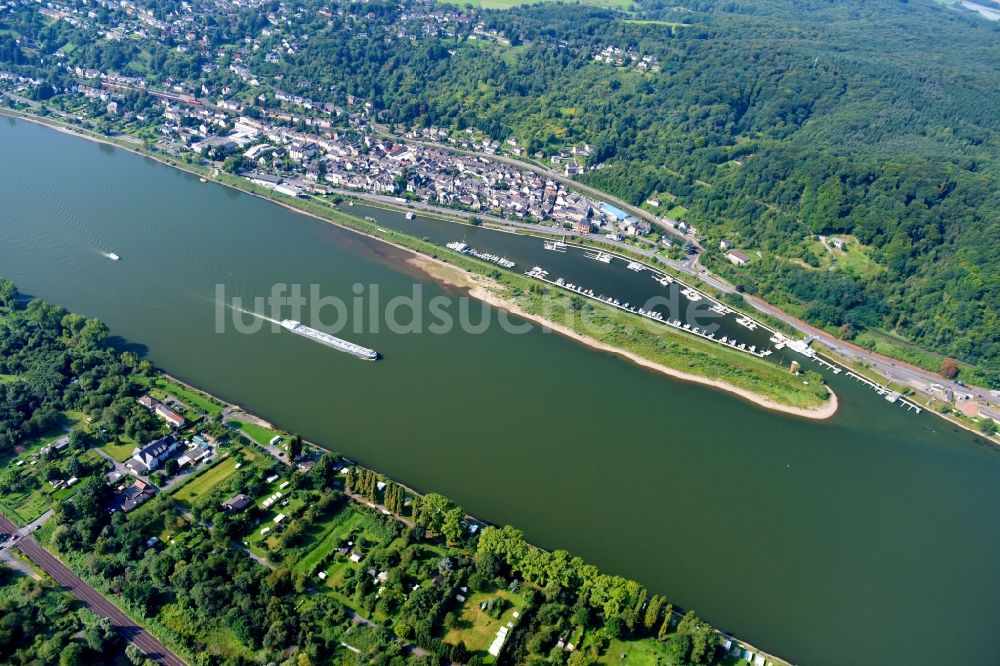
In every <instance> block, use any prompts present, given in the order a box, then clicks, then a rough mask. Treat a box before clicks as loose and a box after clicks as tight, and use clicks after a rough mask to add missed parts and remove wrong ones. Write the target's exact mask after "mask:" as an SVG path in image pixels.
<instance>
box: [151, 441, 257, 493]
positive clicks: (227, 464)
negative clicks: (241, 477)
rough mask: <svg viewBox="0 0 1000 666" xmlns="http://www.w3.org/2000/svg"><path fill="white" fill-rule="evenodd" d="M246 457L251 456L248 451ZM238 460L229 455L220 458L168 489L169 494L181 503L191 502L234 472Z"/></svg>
mask: <svg viewBox="0 0 1000 666" xmlns="http://www.w3.org/2000/svg"><path fill="white" fill-rule="evenodd" d="M246 457H247V458H250V459H252V458H253V456H252V455H251V454H249V453H248V454H246ZM239 462H240V460H239V458H238V457H236V456H229V457H228V458H226V459H225V460H221V461H219V462H217V463H216V464H215V465H212V466H211V467H209V468H208V469H206V470H204V471H201V472H199V473H198V474H196V475H195V476H194V477H193V478H192V479H191V480H190V481H187V482H186V483H183V484H181V485H180V486H178V487H177V488H175V489H174V490H172V491H170V495H171V496H172V497H173V498H174V499H175V500H177V501H178V502H181V503H182V504H188V505H190V504H193V503H194V502H195V501H196V500H197V499H198V498H199V497H201V496H203V495H205V494H207V493H208V492H210V491H211V490H212V488H214V487H215V486H217V485H219V484H220V483H222V482H223V481H225V480H226V479H228V478H229V477H231V476H232V475H233V474H235V473H236V465H237V464H238V463H239Z"/></svg>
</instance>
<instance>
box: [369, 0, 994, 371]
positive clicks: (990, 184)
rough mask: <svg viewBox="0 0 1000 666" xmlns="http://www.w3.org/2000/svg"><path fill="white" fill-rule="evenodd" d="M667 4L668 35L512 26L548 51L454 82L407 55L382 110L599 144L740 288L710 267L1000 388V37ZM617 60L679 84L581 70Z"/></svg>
mask: <svg viewBox="0 0 1000 666" xmlns="http://www.w3.org/2000/svg"><path fill="white" fill-rule="evenodd" d="M662 4H664V5H669V6H670V8H663V9H657V8H654V7H652V6H646V9H645V11H644V12H643V15H644V16H647V17H648V19H649V20H653V21H659V22H660V23H649V22H646V23H635V22H628V21H615V22H610V21H608V18H607V16H606V15H603V14H602V13H600V12H598V11H595V10H586V9H581V8H579V7H573V8H552V7H532V8H528V9H523V10H519V11H515V12H509V13H504V14H495V15H493V16H492V17H491V21H492V24H493V25H494V26H495V27H497V28H498V29H500V30H502V31H503V32H504V33H505V34H508V35H518V34H520V35H521V36H522V37H523V38H524V39H526V40H527V39H532V38H533V39H534V40H535V41H534V43H533V44H532V46H531V47H529V48H518V47H516V46H515V47H511V48H502V47H480V48H469V49H462V50H459V51H458V53H456V54H455V55H454V56H453V57H451V58H450V59H449V62H448V64H447V66H444V65H440V64H435V63H434V62H426V58H425V57H424V56H425V55H426V54H421V53H417V54H414V55H412V56H410V57H401V58H398V59H397V60H396V61H395V62H393V63H392V64H393V65H404V64H405V66H394V67H392V68H391V69H392V73H391V74H388V75H385V76H384V77H383V80H385V81H386V85H385V86H384V87H383V88H382V91H381V97H382V99H383V102H384V104H385V105H386V106H387V107H388V108H389V109H390V110H391V117H392V118H394V119H396V120H398V121H401V122H405V123H411V122H421V121H425V122H429V123H433V124H447V123H457V124H458V125H465V124H468V125H475V126H477V127H482V128H484V129H486V130H487V131H488V132H490V133H492V134H493V135H494V136H495V137H496V138H502V137H503V136H505V135H506V134H507V133H508V131H513V132H514V133H515V134H516V135H517V136H518V137H519V138H521V139H522V140H524V141H526V142H527V147H528V149H529V151H530V152H534V151H535V150H544V151H546V152H548V151H550V150H552V149H555V148H558V147H564V146H566V145H571V144H574V143H577V142H583V141H588V142H591V143H593V144H594V145H595V147H596V149H597V150H596V153H595V155H594V156H593V157H592V158H591V162H592V163H594V164H603V165H604V168H603V169H601V170H598V171H593V172H591V173H589V174H587V175H586V176H584V180H585V181H588V182H590V183H591V184H594V185H597V186H599V187H602V188H604V189H607V190H609V191H612V192H614V193H616V194H618V195H621V196H623V197H624V198H627V199H629V200H631V201H633V202H635V203H641V202H642V201H644V200H646V198H648V197H649V196H651V195H654V194H655V195H658V196H659V198H661V199H663V198H664V196H667V197H668V198H670V197H677V202H676V203H678V204H681V205H683V207H684V208H686V209H687V210H688V217H687V220H688V221H689V222H691V223H693V224H694V225H695V226H696V227H697V228H698V229H699V230H700V231H701V232H702V233H703V234H705V235H706V237H707V238H708V242H706V243H705V245H706V247H710V248H711V247H715V246H717V244H718V241H719V240H721V239H723V238H727V239H729V240H732V241H734V242H736V243H737V245H738V246H739V247H741V248H743V249H744V250H745V251H753V250H756V251H759V252H760V253H761V255H762V256H761V257H759V258H758V257H755V260H754V261H752V262H751V264H750V266H748V267H747V268H744V269H735V268H731V267H727V264H726V262H725V261H723V260H721V259H720V258H719V257H718V255H717V254H715V255H712V256H713V257H715V258H716V260H715V261H711V260H709V261H710V265H711V266H712V268H714V269H716V270H719V271H722V272H724V273H726V274H727V275H728V276H729V277H730V278H731V279H732V280H734V281H735V282H737V283H739V284H742V285H744V286H745V287H746V288H747V289H748V290H749V291H751V292H757V293H760V294H762V295H763V296H765V297H767V298H768V299H770V300H772V301H775V302H776V303H777V304H779V305H781V306H783V307H786V308H787V309H789V310H790V311H792V312H793V313H796V314H799V315H802V316H804V317H805V318H807V319H809V320H811V321H813V322H815V323H818V324H821V325H825V326H828V327H835V328H839V329H840V330H841V332H842V334H843V335H844V336H845V337H849V338H850V337H854V335H855V334H856V332H857V331H858V330H859V329H865V328H875V329H884V330H887V331H894V332H897V333H899V334H901V335H902V336H903V337H905V338H908V339H910V340H913V341H915V342H917V343H919V344H920V345H923V346H925V347H929V348H931V349H935V350H937V351H939V352H941V353H943V354H949V355H954V356H956V357H958V358H960V359H962V360H965V361H969V362H974V363H980V364H981V365H983V366H990V368H989V370H990V373H991V375H992V377H991V381H992V383H993V384H994V385H996V384H997V383H998V382H1000V366H998V365H997V361H996V359H998V358H1000V321H998V319H997V313H998V309H1000V284H998V275H1000V245H998V243H997V242H996V239H997V238H998V232H1000V202H998V194H997V193H998V191H1000V187H998V185H1000V166H998V161H997V157H998V149H1000V146H998V143H997V129H998V124H1000V113H998V111H997V110H998V109H1000V86H997V85H996V80H997V78H996V77H997V72H996V65H997V63H1000V30H998V26H997V24H994V23H990V22H988V21H985V20H983V19H981V18H978V17H975V16H972V15H966V14H963V13H960V12H958V11H956V10H954V9H951V8H948V7H943V6H940V5H937V4H934V3H931V2H929V1H928V2H909V3H901V2H897V1H887V0H876V1H871V0H863V1H855V0H840V1H838V2H812V3H802V2H796V1H794V0H762V1H756V0H755V1H753V2H749V1H745V0H734V1H730V2H718V3H717V2H687V3H676V2H674V1H673V0H670V1H669V2H664V3H662ZM678 4H680V5H682V6H680V7H678ZM545 36H549V37H551V38H553V39H563V40H565V42H566V44H565V46H562V45H560V44H559V43H558V42H556V43H546V42H545V40H544V37H545ZM540 37H541V39H539V38H540ZM515 43H516V41H515ZM604 45H615V46H619V47H622V48H626V47H629V46H633V47H635V48H636V50H637V51H638V52H639V53H640V54H653V55H655V56H656V57H657V59H658V61H659V63H660V65H661V68H662V71H660V72H659V73H645V74H644V73H641V72H638V71H636V69H635V68H633V67H614V66H611V65H608V64H605V63H598V62H594V61H593V58H591V57H587V58H577V57H574V55H573V53H574V49H575V48H576V49H579V51H580V52H582V53H585V54H587V55H588V56H590V55H592V54H593V53H595V52H598V51H599V50H600V47H602V46H604ZM483 51H486V52H487V56H486V57H484V54H483ZM427 71H433V72H435V75H434V76H423V75H421V74H420V72H427ZM372 92H373V93H375V94H378V92H376V91H372ZM414 100H420V102H422V103H420V104H416V103H414ZM737 161H738V162H742V165H740V164H738V163H737ZM833 233H839V234H851V235H853V236H856V237H857V239H858V240H860V242H861V243H862V244H863V246H864V247H863V248H859V249H858V253H859V258H863V259H864V260H865V261H862V262H858V267H857V268H855V267H854V266H853V265H851V264H850V262H841V263H844V264H848V268H847V270H840V271H837V272H835V273H834V274H832V275H831V273H830V272H829V271H827V270H824V269H825V268H826V263H827V262H826V261H825V257H823V256H817V252H818V251H819V252H820V253H822V252H823V250H822V247H820V248H819V250H817V245H816V240H815V236H814V235H815V234H833ZM750 254H751V256H754V254H753V252H750Z"/></svg>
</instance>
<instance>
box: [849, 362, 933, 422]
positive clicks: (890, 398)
mask: <svg viewBox="0 0 1000 666" xmlns="http://www.w3.org/2000/svg"><path fill="white" fill-rule="evenodd" d="M847 376H848V377H850V378H851V379H854V380H856V381H859V382H861V383H862V384H866V385H868V386H870V387H871V388H873V389H875V392H876V393H878V394H879V395H880V396H882V397H883V398H885V399H886V401H887V402H890V403H892V404H897V403H898V404H900V405H902V406H903V407H906V409H907V411H916V412H917V414H919V413H920V411H921V410H922V409H923V408H922V407H921V406H920V405H918V404H917V403H915V402H913V401H912V400H908V399H907V398H905V397H903V395H902V394H900V393H898V392H896V391H893V390H891V389H889V388H888V387H887V386H882V385H881V384H879V383H877V382H873V381H872V380H870V379H868V378H867V377H863V376H861V375H859V374H858V373H856V372H854V371H852V370H848V371H847Z"/></svg>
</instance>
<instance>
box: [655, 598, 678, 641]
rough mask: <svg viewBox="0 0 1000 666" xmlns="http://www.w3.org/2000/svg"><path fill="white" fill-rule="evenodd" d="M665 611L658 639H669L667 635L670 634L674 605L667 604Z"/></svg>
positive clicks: (657, 635)
mask: <svg viewBox="0 0 1000 666" xmlns="http://www.w3.org/2000/svg"><path fill="white" fill-rule="evenodd" d="M663 613H664V615H663V624H661V625H660V630H659V631H658V632H657V634H656V640H658V641H665V640H667V636H668V635H669V634H670V621H671V620H672V619H673V618H674V605H673V604H667V607H666V609H664V611H663Z"/></svg>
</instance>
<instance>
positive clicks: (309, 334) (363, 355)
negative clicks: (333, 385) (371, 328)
mask: <svg viewBox="0 0 1000 666" xmlns="http://www.w3.org/2000/svg"><path fill="white" fill-rule="evenodd" d="M281 326H282V327H283V328H286V329H288V330H289V331H291V332H292V333H295V334H296V335H301V336H302V337H304V338H309V339H310V340H313V341H315V342H318V343H320V344H321V345H326V346H327V347H332V348H334V349H336V350H337V351H342V352H347V353H348V354H352V355H354V356H357V357H358V358H360V359H362V360H365V361H377V360H378V352H377V351H375V350H374V349H368V347H362V346H361V345H356V344H354V343H353V342H348V341H347V340H341V339H340V338H338V337H336V336H334V335H330V334H329V333H324V332H323V331H317V330H316V329H315V328H310V327H309V326H306V325H305V324H303V323H301V322H297V321H295V320H294V319H283V320H282V321H281Z"/></svg>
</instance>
